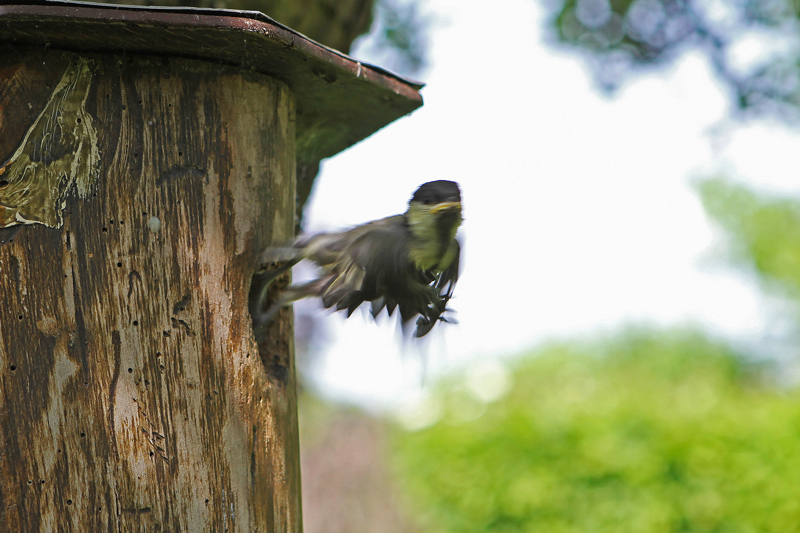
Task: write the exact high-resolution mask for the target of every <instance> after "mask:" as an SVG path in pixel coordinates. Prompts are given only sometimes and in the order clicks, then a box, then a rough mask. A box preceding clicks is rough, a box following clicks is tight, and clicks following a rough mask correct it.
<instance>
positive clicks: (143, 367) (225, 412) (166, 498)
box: [0, 52, 300, 531]
mask: <svg viewBox="0 0 800 533" xmlns="http://www.w3.org/2000/svg"><path fill="white" fill-rule="evenodd" d="M5 72H6V74H7V77H5V78H4V79H3V82H4V84H5V86H6V87H11V88H13V89H17V90H12V94H10V95H9V96H6V98H5V99H4V101H3V105H4V113H3V115H4V117H6V122H12V123H15V122H16V120H14V119H15V118H16V117H17V116H18V115H17V112H15V110H21V111H22V112H24V113H25V114H28V113H30V108H31V107H32V108H33V109H34V110H37V111H39V114H38V115H37V116H36V117H35V118H34V120H33V121H32V127H31V128H30V129H29V130H27V131H25V132H24V134H23V137H22V139H21V143H20V144H19V145H18V147H17V149H16V150H15V151H13V156H12V157H11V159H10V160H9V161H8V162H7V163H6V164H5V166H3V167H2V168H3V170H4V172H3V174H2V176H0V177H2V178H4V183H5V186H4V187H2V188H1V189H0V204H2V206H3V207H2V209H0V217H2V220H3V221H4V222H6V223H7V222H9V221H13V220H16V219H17V217H19V218H21V219H24V220H35V221H37V222H41V224H37V225H32V226H29V227H25V228H24V229H23V231H21V232H19V233H17V235H16V236H15V237H14V238H13V240H12V241H11V242H8V243H7V244H5V246H3V248H2V249H0V265H2V273H0V302H3V305H2V306H0V360H2V361H3V364H4V365H5V367H6V368H4V369H3V370H4V372H3V379H2V384H3V394H4V396H3V398H4V410H3V412H2V414H0V428H1V429H0V432H1V433H2V435H3V437H4V442H3V462H2V468H3V471H2V476H1V477H0V479H2V480H3V485H2V495H3V503H4V511H5V512H4V516H3V519H4V521H5V528H4V529H5V530H6V531H60V530H74V531H108V530H111V529H119V528H121V529H122V530H128V529H129V528H131V527H133V528H134V529H144V530H148V531H153V530H156V529H157V528H159V527H160V528H161V530H164V531H203V530H212V529H216V528H217V527H219V528H222V529H226V528H230V529H231V530H252V529H262V530H269V529H270V527H274V530H275V531H297V530H298V529H299V527H298V525H299V519H300V502H299V497H298V496H299V471H298V467H297V464H298V461H297V459H298V458H297V454H298V449H297V421H296V414H295V413H296V412H295V383H294V368H293V365H292V357H291V342H290V339H291V336H290V335H291V323H290V320H289V315H288V313H287V314H284V315H283V316H282V317H281V320H279V321H278V322H277V323H276V324H275V327H274V328H273V331H274V333H275V336H276V337H279V338H281V339H282V340H283V342H280V343H275V344H276V346H271V347H270V348H271V350H270V351H269V352H268V353H265V354H264V356H265V358H264V359H262V358H261V357H259V352H258V347H257V346H256V345H255V343H254V341H253V338H252V334H251V329H250V317H249V315H248V311H247V297H248V290H249V283H250V279H251V277H252V275H253V267H254V264H255V263H254V262H255V259H254V258H255V254H257V252H258V250H259V248H260V246H262V245H263V243H268V242H276V241H281V240H284V239H287V238H289V237H290V236H291V233H292V228H293V222H294V219H293V215H294V210H293V205H294V118H293V114H294V102H293V100H292V95H291V93H290V91H289V90H288V88H287V87H286V85H285V84H283V83H281V82H279V81H276V80H275V79H273V78H268V77H266V76H263V75H251V76H248V77H247V79H245V78H244V77H243V76H241V74H240V73H238V72H236V71H235V69H231V68H228V67H220V66H219V65H211V64H208V63H203V62H198V61H191V60H181V59H160V58H152V57H134V58H126V59H125V60H124V61H119V60H118V58H115V57H113V56H103V55H88V56H87V55H80V56H79V55H75V54H72V53H67V52H49V53H47V54H46V55H45V54H36V55H30V56H27V58H26V59H25V61H24V62H22V63H18V64H17V65H16V66H15V68H11V69H7V70H6V71H5ZM30 80H36V83H37V84H38V83H41V82H42V81H45V83H44V85H45V86H46V87H51V91H50V93H49V94H47V91H41V92H44V93H45V94H44V96H45V98H31V94H30V92H31V91H35V90H36V89H35V88H34V87H25V85H26V83H31V81H30ZM28 104H31V105H30V107H29V105H28ZM9 118H11V119H12V120H11V121H9V120H8V119H9ZM20 122H22V123H25V122H28V123H30V122H29V121H22V120H20ZM14 137H18V135H15V136H14ZM15 140H17V141H19V140H18V139H15ZM10 141H11V139H10V138H9V137H6V136H4V137H3V139H2V141H0V142H2V143H3V151H4V152H6V153H8V152H11V151H12V150H11V148H12V146H13V142H10ZM71 192H73V194H70V193H71ZM64 197H65V198H66V202H64ZM59 225H60V228H59V229H58V230H56V229H54V227H58V226H59ZM226 526H227V527H226Z"/></svg>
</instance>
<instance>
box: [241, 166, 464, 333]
mask: <svg viewBox="0 0 800 533" xmlns="http://www.w3.org/2000/svg"><path fill="white" fill-rule="evenodd" d="M461 222H462V217H461V191H460V190H459V188H458V184H457V183H455V182H453V181H446V180H438V181H431V182H428V183H425V184H423V185H421V186H420V187H419V188H418V189H417V190H416V192H415V193H414V195H413V196H412V197H411V201H410V202H409V204H408V210H407V211H406V212H405V213H403V214H402V215H395V216H390V217H386V218H382V219H379V220H375V221H372V222H368V223H366V224H362V225H360V226H355V227H353V228H351V229H349V230H345V231H342V232H338V233H318V234H314V235H301V236H300V237H298V238H297V239H296V240H295V241H294V243H293V244H291V245H290V246H286V247H277V248H268V249H267V250H265V251H264V252H263V253H262V254H261V257H260V259H259V267H260V269H261V271H262V272H263V274H262V275H261V280H260V285H259V286H257V287H255V290H251V293H250V294H251V299H250V305H251V315H252V317H253V324H254V330H255V334H256V339H257V340H259V341H260V340H262V339H263V337H264V334H265V331H266V326H267V325H269V323H270V322H271V320H272V318H273V317H274V315H275V314H276V313H277V312H278V311H279V310H280V309H281V308H282V307H284V306H287V305H289V304H291V303H292V302H295V301H297V300H300V299H302V298H307V297H318V298H320V299H321V300H322V305H323V306H325V307H326V308H335V309H336V310H337V311H346V312H347V316H348V317H349V316H350V315H351V314H352V313H353V311H355V310H356V309H357V308H358V307H359V306H360V305H361V304H362V303H364V302H370V304H371V306H372V315H373V316H374V317H376V316H377V315H378V314H379V313H380V312H381V311H382V310H383V309H386V311H387V313H388V314H389V316H391V315H392V313H393V312H394V311H395V309H397V310H399V312H400V318H401V321H402V324H403V327H404V329H405V327H406V326H407V324H408V323H409V322H410V321H411V320H412V319H413V318H414V317H418V319H417V323H416V330H415V333H414V335H415V336H416V337H422V336H423V335H426V334H427V333H428V332H430V330H431V329H432V328H433V326H434V325H436V323H437V322H439V321H443V322H454V320H453V319H451V318H448V317H445V316H444V313H445V311H450V309H448V308H447V304H448V302H449V301H450V298H451V297H452V296H453V290H454V288H455V285H456V281H458V273H459V258H460V255H461V247H460V245H459V242H458V240H456V231H457V230H458V227H459V226H460V225H461ZM303 259H308V260H310V261H311V262H313V263H314V264H315V265H316V266H317V267H319V276H318V277H317V278H316V279H314V280H312V281H309V282H307V283H303V284H299V285H291V286H289V287H288V288H286V289H285V290H284V291H283V292H282V293H281V294H280V295H279V296H278V298H277V300H276V301H275V302H274V303H272V305H271V306H269V307H268V308H267V290H268V289H269V286H270V284H271V283H272V281H274V280H275V279H276V278H278V277H279V276H280V275H281V274H283V273H284V272H286V271H287V270H288V269H290V268H291V267H292V266H294V265H296V264H297V263H299V262H300V261H302V260H303ZM274 265H279V266H277V267H274ZM270 267H274V268H272V269H270Z"/></svg>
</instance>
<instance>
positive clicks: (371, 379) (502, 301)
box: [306, 0, 800, 406]
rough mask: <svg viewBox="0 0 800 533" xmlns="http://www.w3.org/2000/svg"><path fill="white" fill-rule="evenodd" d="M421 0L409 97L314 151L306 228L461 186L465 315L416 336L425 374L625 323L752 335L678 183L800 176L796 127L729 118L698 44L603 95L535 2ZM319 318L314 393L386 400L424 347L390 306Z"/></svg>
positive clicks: (408, 382)
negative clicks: (418, 95)
mask: <svg viewBox="0 0 800 533" xmlns="http://www.w3.org/2000/svg"><path fill="white" fill-rule="evenodd" d="M426 6H427V8H428V10H429V11H430V12H431V13H432V14H433V16H434V17H435V18H436V19H437V20H438V23H437V24H435V25H434V27H433V29H432V31H431V48H430V52H429V53H430V60H431V66H430V68H429V70H428V72H427V74H426V76H425V81H426V83H427V87H426V88H425V89H424V90H423V96H424V98H425V105H424V107H422V108H421V109H420V110H418V111H416V112H415V113H413V114H412V115H410V116H409V117H406V118H404V119H402V120H399V121H397V122H395V123H393V124H391V125H390V126H388V127H387V128H386V129H384V130H382V131H380V132H378V133H377V134H375V135H373V136H372V137H371V138H369V139H367V140H366V141H364V142H362V143H360V144H358V145H356V146H354V147H353V148H351V149H349V150H347V151H346V152H344V153H342V154H340V155H338V156H336V157H335V158H333V159H331V160H328V161H327V162H326V163H325V165H324V168H323V172H322V174H321V176H320V177H319V178H318V179H317V184H316V188H315V191H314V196H313V198H312V201H311V204H310V207H309V208H308V209H307V211H306V227H307V228H308V229H309V230H312V231H315V230H321V229H334V228H339V227H343V226H349V225H354V224H359V223H362V222H365V221H368V220H372V219H375V218H379V217H383V216H387V215H391V214H396V213H400V212H402V211H404V210H405V208H406V204H407V202H408V199H409V198H410V196H411V194H412V193H413V191H414V190H415V189H416V187H418V186H419V185H420V184H422V183H424V182H426V181H430V180H434V179H451V180H455V181H458V182H459V183H460V185H461V188H462V195H463V203H464V215H465V222H464V225H463V226H462V229H461V232H460V235H461V237H462V240H463V242H464V254H463V268H462V278H461V280H460V281H459V284H458V287H457V291H456V298H455V299H454V300H453V301H452V302H451V306H452V307H453V308H455V309H456V310H457V311H458V315H457V317H458V320H459V321H460V324H459V325H457V326H453V325H447V324H441V325H439V326H437V327H436V328H435V329H434V332H433V333H431V334H430V335H429V337H432V338H431V339H430V341H429V342H428V343H427V346H426V347H425V348H424V349H423V350H422V352H423V353H425V354H426V356H427V358H428V361H429V363H428V367H427V368H428V375H431V374H438V373H440V372H443V371H446V370H447V369H448V368H453V367H461V366H463V364H464V363H465V362H466V361H471V360H482V359H485V358H494V357H497V356H500V355H504V354H513V353H519V352H522V351H524V350H526V349H528V348H532V347H533V346H535V345H536V343H538V342H541V341H543V340H546V339H552V338H554V337H561V338H564V337H570V336H579V335H585V334H586V333H591V332H596V331H599V330H609V329H613V328H615V327H617V326H619V325H622V324H625V323H631V322H647V323H655V324H662V325H672V324H684V323H700V324H702V325H704V326H706V327H707V328H708V329H710V330H712V331H714V332H716V333H722V334H724V335H729V336H732V337H736V338H754V337H757V336H758V335H759V334H760V332H761V331H762V329H763V327H764V318H763V317H764V314H765V302H763V301H762V300H761V299H760V298H759V296H758V291H757V290H755V288H754V287H753V286H752V284H751V282H750V281H748V280H747V279H746V278H745V277H743V276H741V275H738V274H737V273H736V272H734V271H732V270H730V269H727V268H724V267H721V266H720V263H718V262H715V261H713V260H712V259H713V253H712V252H711V251H710V250H713V248H714V246H713V244H715V242H716V241H717V239H718V235H717V234H716V233H715V231H714V230H713V229H712V228H711V226H710V225H709V223H708V220H707V219H706V217H705V215H704V214H703V210H702V207H701V205H700V202H699V200H698V196H697V194H696V193H695V192H694V190H693V189H692V187H691V180H692V179H694V178H697V177H698V176H703V175H707V174H709V173H711V172H715V171H722V170H724V171H726V172H728V173H730V174H732V175H734V176H736V177H738V178H739V179H746V180H748V181H750V182H753V183H758V184H760V185H763V186H768V187H771V188H773V189H777V190H780V191H783V192H798V187H800V186H799V185H798V184H799V183H800V181H798V179H797V174H798V172H797V171H798V163H797V154H798V153H800V136H798V135H797V134H796V133H793V132H790V131H787V130H786V129H785V128H783V127H781V126H778V125H774V124H759V125H748V126H746V127H745V126H741V125H735V124H730V123H729V122H727V121H726V113H727V110H728V107H727V106H728V105H729V104H728V100H727V99H726V97H725V94H724V92H723V91H724V89H723V88H722V87H721V86H720V85H719V84H718V83H717V82H716V81H715V80H714V78H713V76H712V75H711V73H710V70H709V68H708V66H707V65H706V63H705V60H704V59H703V58H702V57H700V56H699V55H689V56H686V57H684V58H683V59H682V60H681V61H679V62H678V63H677V64H676V65H675V66H673V67H672V68H670V69H669V70H667V71H666V72H664V71H658V72H656V73H653V74H650V75H646V76H641V77H638V78H636V79H634V80H632V81H630V82H629V83H628V84H627V85H626V86H624V87H623V89H622V90H621V91H620V92H619V93H618V94H617V95H616V96H615V97H614V98H610V99H609V98H606V97H604V96H602V95H600V94H599V93H598V92H597V91H596V90H595V88H594V87H593V86H592V82H591V79H590V76H589V74H588V71H587V69H586V68H585V67H584V65H583V63H582V61H581V60H580V59H579V58H578V57H576V56H574V55H571V54H567V53H564V52H559V51H556V50H554V49H553V48H552V47H549V46H547V45H546V44H545V43H544V39H543V29H542V28H543V20H542V15H543V12H542V10H541V8H540V6H539V2H538V0H504V1H503V2H478V1H475V0H468V1H467V0H432V1H430V2H429V3H428V4H426ZM355 55H356V56H358V52H356V54H355ZM364 59H367V60H368V59H369V58H364ZM715 132H716V133H715ZM355 191H359V192H358V193H356V192H355ZM343 206H346V208H343ZM340 315H341V316H340ZM325 325H326V327H327V328H329V330H330V333H331V335H332V337H333V340H332V342H331V343H330V345H329V346H328V349H327V351H326V356H325V357H324V358H321V359H320V360H319V361H318V363H317V378H318V381H319V384H320V385H321V387H322V390H323V392H325V393H326V394H328V395H330V396H333V397H336V398H339V399H345V400H348V401H354V402H358V403H361V404H364V405H369V406H389V405H393V404H396V403H398V402H402V401H404V399H406V398H408V397H413V396H415V395H418V394H419V391H420V388H421V387H423V388H424V387H425V385H422V384H421V378H420V372H419V364H418V363H419V357H418V355H419V353H420V350H419V349H417V348H408V347H406V349H403V347H402V346H401V344H400V343H399V342H398V336H397V334H396V331H395V330H396V327H395V323H394V321H389V320H384V321H383V323H382V324H381V325H380V326H379V327H378V326H376V325H375V324H374V323H372V321H371V319H367V318H366V317H364V318H362V317H361V316H359V313H356V315H354V317H353V318H351V319H350V320H347V321H345V320H343V315H342V314H341V313H340V314H337V315H332V316H330V317H327V318H326V319H325ZM437 330H438V331H437Z"/></svg>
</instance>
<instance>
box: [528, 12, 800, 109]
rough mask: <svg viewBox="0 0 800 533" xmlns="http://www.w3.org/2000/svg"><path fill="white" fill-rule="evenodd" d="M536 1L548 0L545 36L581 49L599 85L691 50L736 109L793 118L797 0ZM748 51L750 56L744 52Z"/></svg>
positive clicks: (798, 76)
mask: <svg viewBox="0 0 800 533" xmlns="http://www.w3.org/2000/svg"><path fill="white" fill-rule="evenodd" d="M542 1H543V3H544V4H545V5H546V6H548V7H550V12H551V16H550V19H549V22H548V26H549V28H550V30H551V31H550V33H551V38H552V40H553V41H554V42H557V43H559V44H561V45H566V46H567V47H568V48H570V49H572V50H577V51H580V52H582V53H583V55H584V56H585V57H586V58H587V60H588V61H589V64H590V65H591V67H592V69H593V71H594V74H595V78H596V80H597V81H598V82H599V85H600V86H601V87H602V88H604V89H606V90H613V89H615V88H616V87H617V86H618V85H619V84H620V83H621V82H622V81H624V80H625V79H626V78H627V77H628V76H630V75H631V74H632V73H635V72H638V71H640V70H642V69H643V68H651V67H654V66H660V65H664V64H670V63H673V62H674V61H675V60H676V59H677V58H679V57H681V56H682V55H683V54H685V53H686V52H688V51H696V52H699V53H701V54H703V55H705V56H706V57H707V58H708V60H709V64H710V65H711V67H712V69H713V71H714V73H715V74H716V75H717V77H718V79H719V80H721V81H722V82H723V84H724V85H725V86H726V87H727V89H728V90H729V91H730V94H731V96H732V100H733V103H734V109H735V110H736V111H737V112H739V113H747V114H752V113H755V114H759V115H771V116H774V117H777V118H779V119H781V120H785V121H788V122H796V121H800V49H799V48H798V46H797V43H798V36H799V35H800V19H799V18H798V17H800V3H798V2H797V0H736V1H726V0H692V1H687V0H542ZM742 45H744V46H745V48H747V50H746V53H745V54H744V55H742V54H739V52H740V51H741V50H742V48H741V46H742ZM753 51H757V53H756V54H755V60H753V58H750V57H748V56H749V55H751V54H752V52H753ZM742 57H745V58H746V60H744V61H742V60H741V58H742Z"/></svg>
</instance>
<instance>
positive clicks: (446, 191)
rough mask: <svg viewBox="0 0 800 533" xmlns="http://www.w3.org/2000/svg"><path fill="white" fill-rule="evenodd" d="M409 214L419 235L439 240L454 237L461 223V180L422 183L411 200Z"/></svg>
mask: <svg viewBox="0 0 800 533" xmlns="http://www.w3.org/2000/svg"><path fill="white" fill-rule="evenodd" d="M406 218H407V220H408V223H409V226H410V227H411V231H412V233H413V234H414V235H415V236H416V237H418V238H421V239H425V240H428V239H430V240H433V241H437V242H441V241H443V240H444V241H447V240H450V239H452V238H453V237H454V236H455V233H456V230H457V229H458V227H459V226H460V225H461V191H460V190H459V188H458V184H457V183H456V182H454V181H447V180H438V181H429V182H428V183H425V184H423V185H421V186H420V187H419V189H417V191H416V192H415V193H414V195H413V196H412V197H411V201H410V202H409V203H408V211H406Z"/></svg>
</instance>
